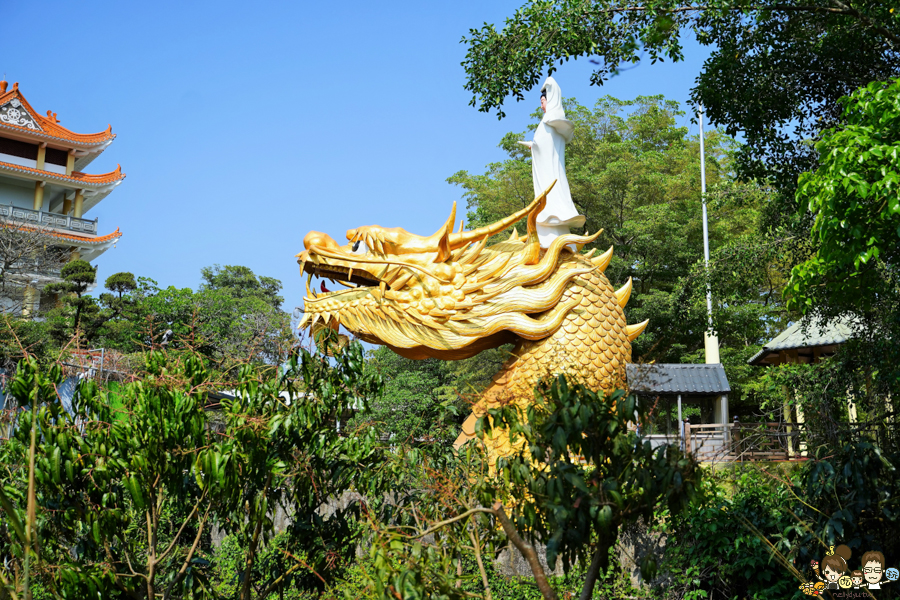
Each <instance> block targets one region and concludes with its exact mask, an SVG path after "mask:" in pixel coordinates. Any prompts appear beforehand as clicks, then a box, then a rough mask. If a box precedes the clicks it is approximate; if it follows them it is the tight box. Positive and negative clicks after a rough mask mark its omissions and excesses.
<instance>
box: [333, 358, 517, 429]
mask: <svg viewBox="0 0 900 600" xmlns="http://www.w3.org/2000/svg"><path fill="white" fill-rule="evenodd" d="M508 355H509V347H508V346H506V347H501V348H495V349H491V350H486V351H484V352H481V353H480V354H479V355H478V356H476V357H473V358H469V359H466V360H460V361H442V360H438V359H435V358H429V359H425V360H410V359H408V358H403V357H402V356H399V355H397V354H396V353H394V351H393V350H391V349H390V348H386V347H379V348H377V349H375V350H373V351H371V352H370V353H369V354H368V356H367V358H368V361H367V363H366V369H367V370H368V371H370V372H372V373H377V374H378V375H379V376H380V377H381V378H383V380H384V392H383V393H382V394H381V395H379V396H378V397H376V398H372V399H371V400H370V401H369V403H368V406H367V410H365V411H359V412H357V413H356V414H355V415H354V416H353V418H352V419H351V420H350V422H349V423H350V426H351V427H355V426H357V425H360V424H363V423H373V424H374V425H375V426H376V427H377V428H378V430H379V431H380V433H381V435H383V436H386V437H390V438H391V439H392V440H393V442H394V443H413V442H423V441H424V442H427V443H431V442H440V443H448V442H452V441H453V440H454V439H456V437H457V436H458V435H459V426H460V424H461V423H462V419H463V418H465V416H466V415H468V412H469V404H470V402H469V401H470V400H471V398H473V397H475V396H477V395H478V394H479V393H481V392H482V391H483V390H484V388H486V387H487V385H488V383H490V380H491V377H493V375H494V374H495V373H497V372H498V371H499V370H500V367H501V366H502V364H503V361H504V360H505V359H506V358H507V356H508Z"/></svg>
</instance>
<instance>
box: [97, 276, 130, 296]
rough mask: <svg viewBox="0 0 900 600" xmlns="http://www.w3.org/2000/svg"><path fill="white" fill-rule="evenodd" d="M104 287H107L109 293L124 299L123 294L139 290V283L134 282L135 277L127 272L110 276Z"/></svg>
mask: <svg viewBox="0 0 900 600" xmlns="http://www.w3.org/2000/svg"><path fill="white" fill-rule="evenodd" d="M103 285H104V286H106V289H108V290H109V291H111V292H114V293H116V294H118V295H119V298H121V297H122V294H124V293H126V292H133V291H134V290H136V289H137V282H136V281H135V280H134V275H133V274H131V273H125V272H123V273H116V274H114V275H110V276H109V277H107V278H106V281H105V282H104V284H103Z"/></svg>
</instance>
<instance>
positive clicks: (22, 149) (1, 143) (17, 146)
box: [0, 137, 66, 164]
mask: <svg viewBox="0 0 900 600" xmlns="http://www.w3.org/2000/svg"><path fill="white" fill-rule="evenodd" d="M0 154H9V155H10V156H18V157H19V158H29V159H31V160H37V155H38V147H37V144H29V143H28V142H20V141H18V140H11V139H8V138H4V137H0ZM63 164H66V163H65V162H63Z"/></svg>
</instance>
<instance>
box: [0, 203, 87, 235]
mask: <svg viewBox="0 0 900 600" xmlns="http://www.w3.org/2000/svg"><path fill="white" fill-rule="evenodd" d="M0 218H2V219H4V220H7V221H14V222H18V223H22V224H23V225H34V226H35V227H48V228H52V229H57V230H63V231H72V232H75V233H81V234H87V235H97V219H94V220H93V221H91V220H89V219H79V218H78V217H73V216H70V215H61V214H58V213H52V212H45V211H43V210H33V209H30V208H21V207H19V206H12V205H10V204H5V205H4V204H0Z"/></svg>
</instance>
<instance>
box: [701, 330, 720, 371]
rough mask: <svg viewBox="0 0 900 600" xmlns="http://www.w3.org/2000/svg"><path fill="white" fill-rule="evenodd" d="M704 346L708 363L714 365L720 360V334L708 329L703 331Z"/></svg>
mask: <svg viewBox="0 0 900 600" xmlns="http://www.w3.org/2000/svg"><path fill="white" fill-rule="evenodd" d="M703 347H704V349H705V350H706V364H708V365H714V364H716V363H720V362H722V361H720V360H719V336H717V335H715V334H714V333H710V332H709V331H706V332H704V333H703Z"/></svg>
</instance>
